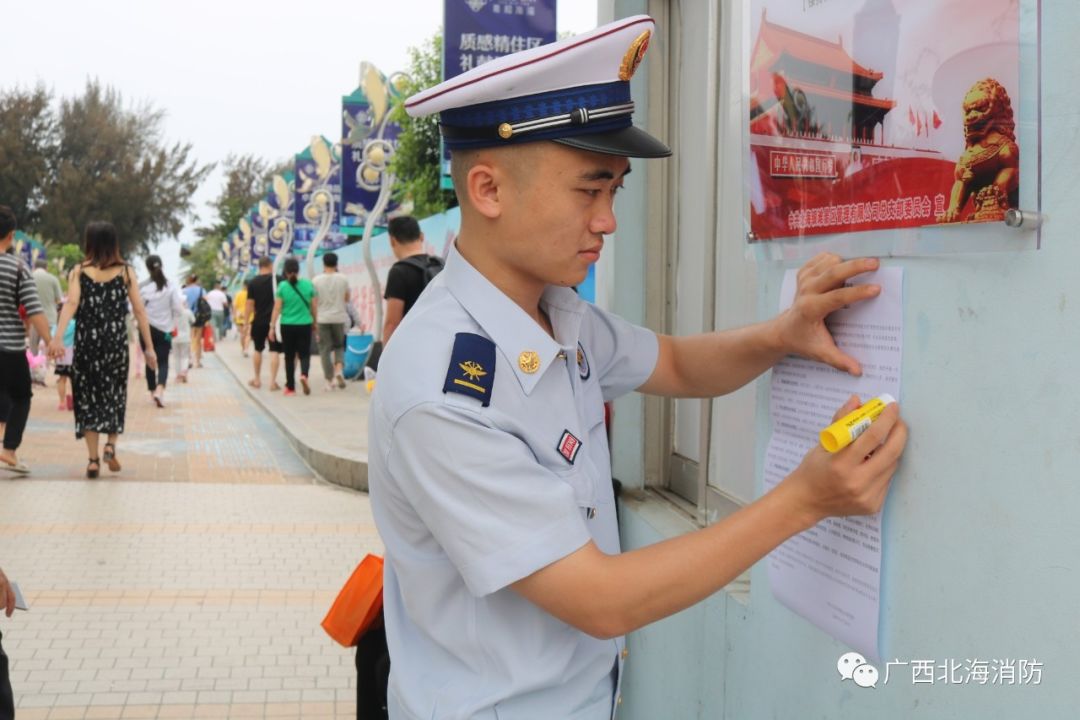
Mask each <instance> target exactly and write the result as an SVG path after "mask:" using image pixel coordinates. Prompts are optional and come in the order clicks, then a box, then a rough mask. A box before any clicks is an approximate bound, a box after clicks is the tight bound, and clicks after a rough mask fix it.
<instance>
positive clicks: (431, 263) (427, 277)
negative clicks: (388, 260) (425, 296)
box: [401, 255, 446, 287]
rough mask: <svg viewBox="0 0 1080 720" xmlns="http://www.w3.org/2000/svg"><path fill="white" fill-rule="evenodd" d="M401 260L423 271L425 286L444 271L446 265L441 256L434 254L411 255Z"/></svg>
mask: <svg viewBox="0 0 1080 720" xmlns="http://www.w3.org/2000/svg"><path fill="white" fill-rule="evenodd" d="M401 262H403V263H406V264H408V265H412V266H413V267H414V268H416V269H417V270H419V271H420V272H421V273H423V275H424V285H423V287H427V286H428V283H430V282H431V281H432V280H434V279H435V276H436V275H438V274H439V273H440V272H442V269H443V266H444V265H446V263H444V262H443V259H442V258H441V257H435V256H434V255H410V256H409V257H407V258H405V259H404V260H402V261H401Z"/></svg>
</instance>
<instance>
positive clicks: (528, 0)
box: [442, 0, 557, 188]
mask: <svg viewBox="0 0 1080 720" xmlns="http://www.w3.org/2000/svg"><path fill="white" fill-rule="evenodd" d="M443 28H444V31H443V80H449V79H450V78H452V77H456V76H458V75H460V74H461V73H463V72H467V71H469V70H472V69H473V68H474V67H477V66H479V65H483V64H484V63H486V62H488V61H489V60H494V59H495V58H497V57H502V56H503V55H509V54H511V53H516V52H520V51H522V50H528V49H530V48H534V47H539V46H540V45H545V44H547V43H550V42H555V40H556V37H557V35H556V31H555V0H443ZM442 174H443V187H444V188H449V187H451V186H450V182H449V177H450V154H449V153H448V152H447V151H446V150H445V149H444V150H443V172H442Z"/></svg>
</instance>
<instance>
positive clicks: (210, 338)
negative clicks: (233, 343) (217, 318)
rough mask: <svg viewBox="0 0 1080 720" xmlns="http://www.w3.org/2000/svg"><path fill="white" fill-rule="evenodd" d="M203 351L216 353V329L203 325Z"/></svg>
mask: <svg viewBox="0 0 1080 720" xmlns="http://www.w3.org/2000/svg"><path fill="white" fill-rule="evenodd" d="M202 349H203V352H214V328H212V327H210V326H209V325H203V329H202Z"/></svg>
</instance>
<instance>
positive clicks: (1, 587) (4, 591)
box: [0, 570, 15, 617]
mask: <svg viewBox="0 0 1080 720" xmlns="http://www.w3.org/2000/svg"><path fill="white" fill-rule="evenodd" d="M0 608H3V609H4V614H5V615H7V616H8V617H11V613H13V612H15V591H14V590H12V589H11V583H10V582H8V579H7V576H6V575H4V571H3V570H0Z"/></svg>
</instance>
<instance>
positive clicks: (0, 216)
mask: <svg viewBox="0 0 1080 720" xmlns="http://www.w3.org/2000/svg"><path fill="white" fill-rule="evenodd" d="M18 226H19V224H18V223H17V222H16V221H15V213H13V212H12V211H11V208H9V207H8V206H7V205H0V238H6V237H7V236H8V235H10V234H11V233H12V232H13V231H14V230H15V228H17V227H18Z"/></svg>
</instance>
